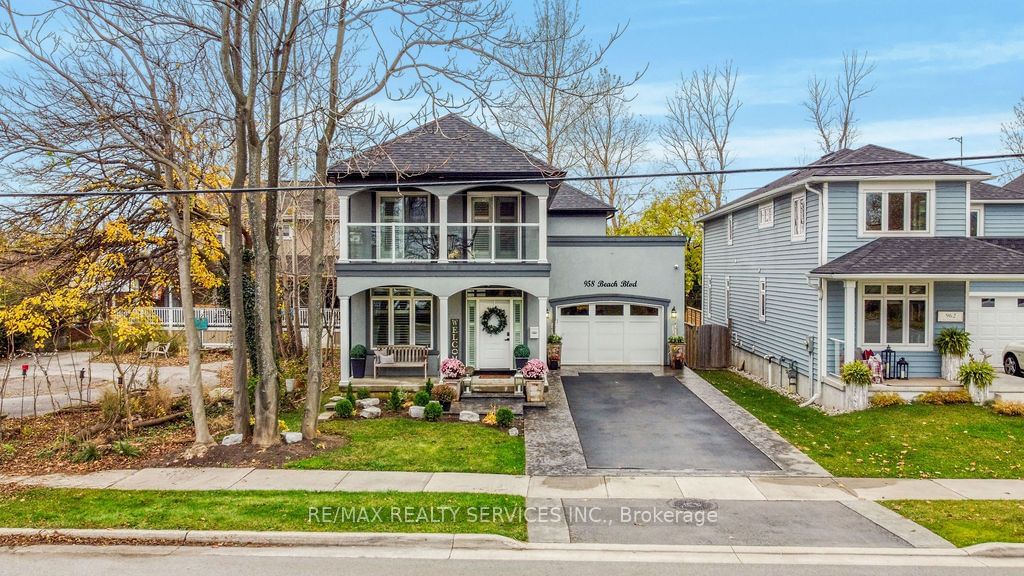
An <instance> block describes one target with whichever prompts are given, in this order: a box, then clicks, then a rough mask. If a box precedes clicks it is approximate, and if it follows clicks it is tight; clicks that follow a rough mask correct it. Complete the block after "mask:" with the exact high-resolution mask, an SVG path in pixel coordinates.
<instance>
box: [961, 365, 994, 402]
mask: <svg viewBox="0 0 1024 576" xmlns="http://www.w3.org/2000/svg"><path fill="white" fill-rule="evenodd" d="M957 379H958V380H959V381H960V383H961V384H963V386H964V388H966V389H967V391H968V392H969V393H970V394H971V400H972V401H973V402H974V403H975V404H986V403H988V402H989V400H991V399H992V398H991V394H990V391H991V389H992V382H994V381H995V379H996V369H995V368H993V367H992V365H991V364H989V362H988V358H982V359H981V360H977V359H975V358H974V356H971V357H970V360H968V361H967V362H964V363H963V365H961V366H960V370H959V372H958V373H957Z"/></svg>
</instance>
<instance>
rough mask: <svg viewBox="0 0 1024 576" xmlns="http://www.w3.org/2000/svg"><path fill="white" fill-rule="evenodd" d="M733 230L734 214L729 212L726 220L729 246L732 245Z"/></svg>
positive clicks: (726, 235) (726, 239) (726, 234)
mask: <svg viewBox="0 0 1024 576" xmlns="http://www.w3.org/2000/svg"><path fill="white" fill-rule="evenodd" d="M733 230H734V228H733V221H732V214H729V216H728V218H726V220H725V241H726V242H728V244H729V246H732V238H733V236H732V234H733Z"/></svg>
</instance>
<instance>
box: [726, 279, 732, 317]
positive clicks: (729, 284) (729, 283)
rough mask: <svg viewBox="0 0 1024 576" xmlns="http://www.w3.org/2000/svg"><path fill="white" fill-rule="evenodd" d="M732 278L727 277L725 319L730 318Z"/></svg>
mask: <svg viewBox="0 0 1024 576" xmlns="http://www.w3.org/2000/svg"><path fill="white" fill-rule="evenodd" d="M731 292H732V278H730V277H728V276H726V277H725V319H726V321H728V320H729V297H730V296H731V295H732V294H731Z"/></svg>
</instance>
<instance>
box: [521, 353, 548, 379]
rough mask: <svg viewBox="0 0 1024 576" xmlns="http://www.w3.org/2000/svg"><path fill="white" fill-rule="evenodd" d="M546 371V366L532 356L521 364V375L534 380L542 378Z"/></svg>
mask: <svg viewBox="0 0 1024 576" xmlns="http://www.w3.org/2000/svg"><path fill="white" fill-rule="evenodd" d="M547 371H548V367H547V366H545V365H544V362H542V361H540V360H538V359H536V358H534V359H533V360H530V361H529V362H527V363H526V365H525V366H523V377H524V378H528V379H530V380H536V379H538V378H542V377H543V376H544V374H545V373H546V372H547Z"/></svg>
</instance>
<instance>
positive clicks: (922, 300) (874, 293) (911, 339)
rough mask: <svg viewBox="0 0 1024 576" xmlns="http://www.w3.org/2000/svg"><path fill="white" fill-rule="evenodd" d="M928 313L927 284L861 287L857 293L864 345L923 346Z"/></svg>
mask: <svg viewBox="0 0 1024 576" xmlns="http://www.w3.org/2000/svg"><path fill="white" fill-rule="evenodd" d="M928 310H929V294H928V285H927V284H865V285H864V286H863V289H862V290H861V334H862V335H863V338H862V339H863V342H864V345H866V346H890V345H922V346H923V345H926V344H927V343H928V340H929V338H928V333H929V328H930V327H929V320H928V319H929V315H928Z"/></svg>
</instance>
